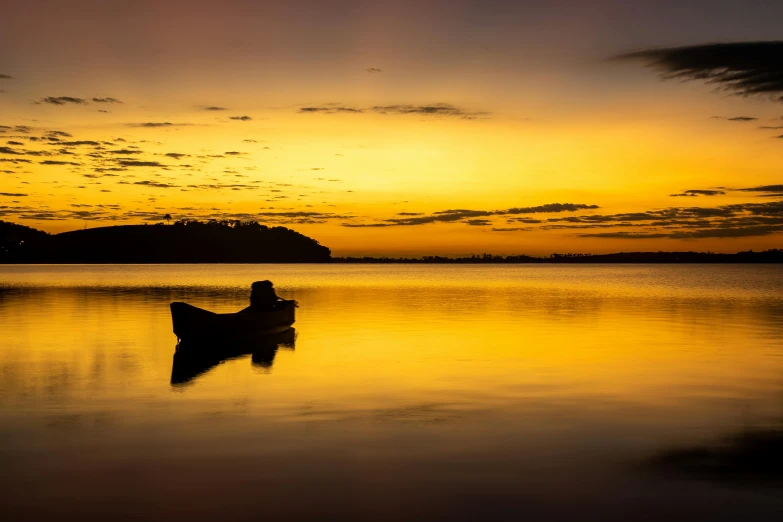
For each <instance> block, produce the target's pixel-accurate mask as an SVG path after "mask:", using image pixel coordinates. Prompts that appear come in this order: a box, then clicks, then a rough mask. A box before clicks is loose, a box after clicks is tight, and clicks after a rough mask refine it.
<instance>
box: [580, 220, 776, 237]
mask: <svg viewBox="0 0 783 522" xmlns="http://www.w3.org/2000/svg"><path fill="white" fill-rule="evenodd" d="M781 231H783V224H781V225H761V226H751V227H736V228H714V229H704V230H694V231H684V232H671V233H661V232H649V233H647V232H600V233H596V234H579V237H594V238H612V239H660V238H666V239H704V238H734V237H753V236H768V235H770V234H774V233H776V232H781Z"/></svg>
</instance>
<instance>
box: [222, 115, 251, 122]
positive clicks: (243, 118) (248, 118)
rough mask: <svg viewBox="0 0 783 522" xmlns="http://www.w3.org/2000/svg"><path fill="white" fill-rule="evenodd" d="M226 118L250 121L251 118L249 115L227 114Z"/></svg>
mask: <svg viewBox="0 0 783 522" xmlns="http://www.w3.org/2000/svg"><path fill="white" fill-rule="evenodd" d="M228 119H229V120H239V121H250V120H252V119H253V118H251V117H250V116H229V117H228Z"/></svg>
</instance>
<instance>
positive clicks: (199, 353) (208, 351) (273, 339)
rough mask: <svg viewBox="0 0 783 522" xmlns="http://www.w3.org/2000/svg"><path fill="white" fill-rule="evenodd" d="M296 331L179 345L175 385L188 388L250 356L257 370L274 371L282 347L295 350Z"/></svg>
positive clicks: (288, 330)
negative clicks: (220, 367)
mask: <svg viewBox="0 0 783 522" xmlns="http://www.w3.org/2000/svg"><path fill="white" fill-rule="evenodd" d="M295 344H296V330H295V329H294V328H286V329H285V330H283V331H281V332H277V333H274V334H270V335H266V336H261V337H257V338H255V339H245V340H241V341H236V340H235V341H225V340H224V341H219V340H213V341H209V342H205V341H193V342H190V341H182V342H180V343H179V344H177V349H176V352H175V353H174V361H173V365H172V367H171V384H172V385H175V386H178V385H184V384H188V383H190V382H191V381H193V380H194V379H195V378H196V377H198V376H199V375H202V374H204V373H207V372H208V371H210V370H211V369H212V368H214V367H216V366H218V365H220V364H222V363H224V362H225V361H230V360H232V359H238V358H240V357H244V356H246V355H251V361H252V363H253V366H260V367H262V368H271V367H272V363H273V362H274V360H275V355H277V350H278V348H279V347H283V348H288V349H291V350H293V349H294V348H295Z"/></svg>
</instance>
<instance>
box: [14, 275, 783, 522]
mask: <svg viewBox="0 0 783 522" xmlns="http://www.w3.org/2000/svg"><path fill="white" fill-rule="evenodd" d="M258 279H271V280H272V281H274V282H275V284H276V286H277V288H278V293H279V294H280V295H282V296H283V297H287V298H294V299H297V300H298V301H299V304H300V308H299V309H298V310H297V321H296V324H295V328H296V339H295V344H294V345H293V346H291V345H290V344H291V343H289V345H288V346H286V345H281V346H279V348H278V349H277V351H276V352H274V351H272V352H271V353H266V354H264V355H261V356H258V355H253V354H247V355H244V356H239V357H235V358H232V359H229V360H225V361H222V362H221V361H214V363H215V364H214V365H212V367H211V368H210V367H209V366H210V365H206V366H205V367H203V368H200V370H202V371H201V373H199V372H198V371H194V372H190V373H189V372H187V371H186V372H185V374H184V376H183V375H179V377H178V378H177V379H175V381H176V382H175V383H174V384H172V370H173V368H172V362H173V354H174V349H175V345H176V339H175V336H174V335H173V333H172V331H171V318H170V314H169V308H168V304H169V303H170V302H171V301H187V302H189V303H191V304H194V305H197V306H201V307H203V308H208V309H211V310H214V311H219V312H226V311H235V310H238V309H239V308H242V307H244V306H246V304H247V297H248V293H249V292H248V290H249V284H250V282H252V281H254V280H258ZM781 339H783V268H781V267H778V266H731V265H729V266H632V265H617V266H573V265H571V266H563V265H560V266H546V265H544V266H537V265H519V266H444V265H426V266H422V265H391V266H383V265H342V266H341V265H189V266H180V265H177V266H158V265H156V266H0V519H2V520H9V521H10V520H57V519H61V520H62V519H65V520H82V521H86V520H145V521H155V520H193V521H200V520H211V521H212V520H261V519H265V520H342V521H353V520H371V521H399V520H450V521H453V520H572V519H580V520H583V519H590V520H774V519H776V518H777V517H779V516H781V515H783V488H781V483H780V482H779V481H777V480H772V479H776V478H779V477H780V476H783V470H778V471H779V472H780V473H779V474H777V475H776V474H775V473H772V474H771V475H770V474H767V475H763V476H753V475H752V474H751V475H750V476H747V474H741V480H739V479H738V480H734V479H732V480H721V479H720V478H718V477H713V476H711V475H710V474H704V473H696V474H694V473H689V472H687V471H682V470H677V469H668V468H667V469H666V470H661V469H659V467H658V466H657V464H656V463H657V462H658V461H659V459H658V456H660V455H661V454H664V453H666V452H670V451H676V450H678V448H690V447H702V446H705V445H712V444H715V443H716V442H720V441H721V440H724V439H725V437H729V436H731V435H732V434H735V433H737V432H738V431H746V432H747V431H752V430H756V429H773V430H774V429H777V428H775V427H776V426H780V423H781V419H783V357H782V356H783V343H782V342H781ZM781 440H783V439H781ZM734 478H736V477H734ZM746 479H748V480H746ZM777 519H779V518H777Z"/></svg>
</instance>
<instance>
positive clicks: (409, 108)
mask: <svg viewBox="0 0 783 522" xmlns="http://www.w3.org/2000/svg"><path fill="white" fill-rule="evenodd" d="M299 112H303V113H311V114H317V113H320V114H339V113H351V114H361V113H367V112H374V113H376V114H396V115H407V114H418V115H423V116H457V117H460V118H463V119H476V118H478V117H480V116H487V115H489V114H490V113H489V112H470V111H466V110H464V109H462V108H459V107H457V106H455V105H452V104H450V103H433V104H429V105H410V104H401V105H375V106H373V107H369V108H366V109H359V108H355V107H346V106H342V105H337V104H335V105H322V106H310V107H301V108H300V109H299Z"/></svg>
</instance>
